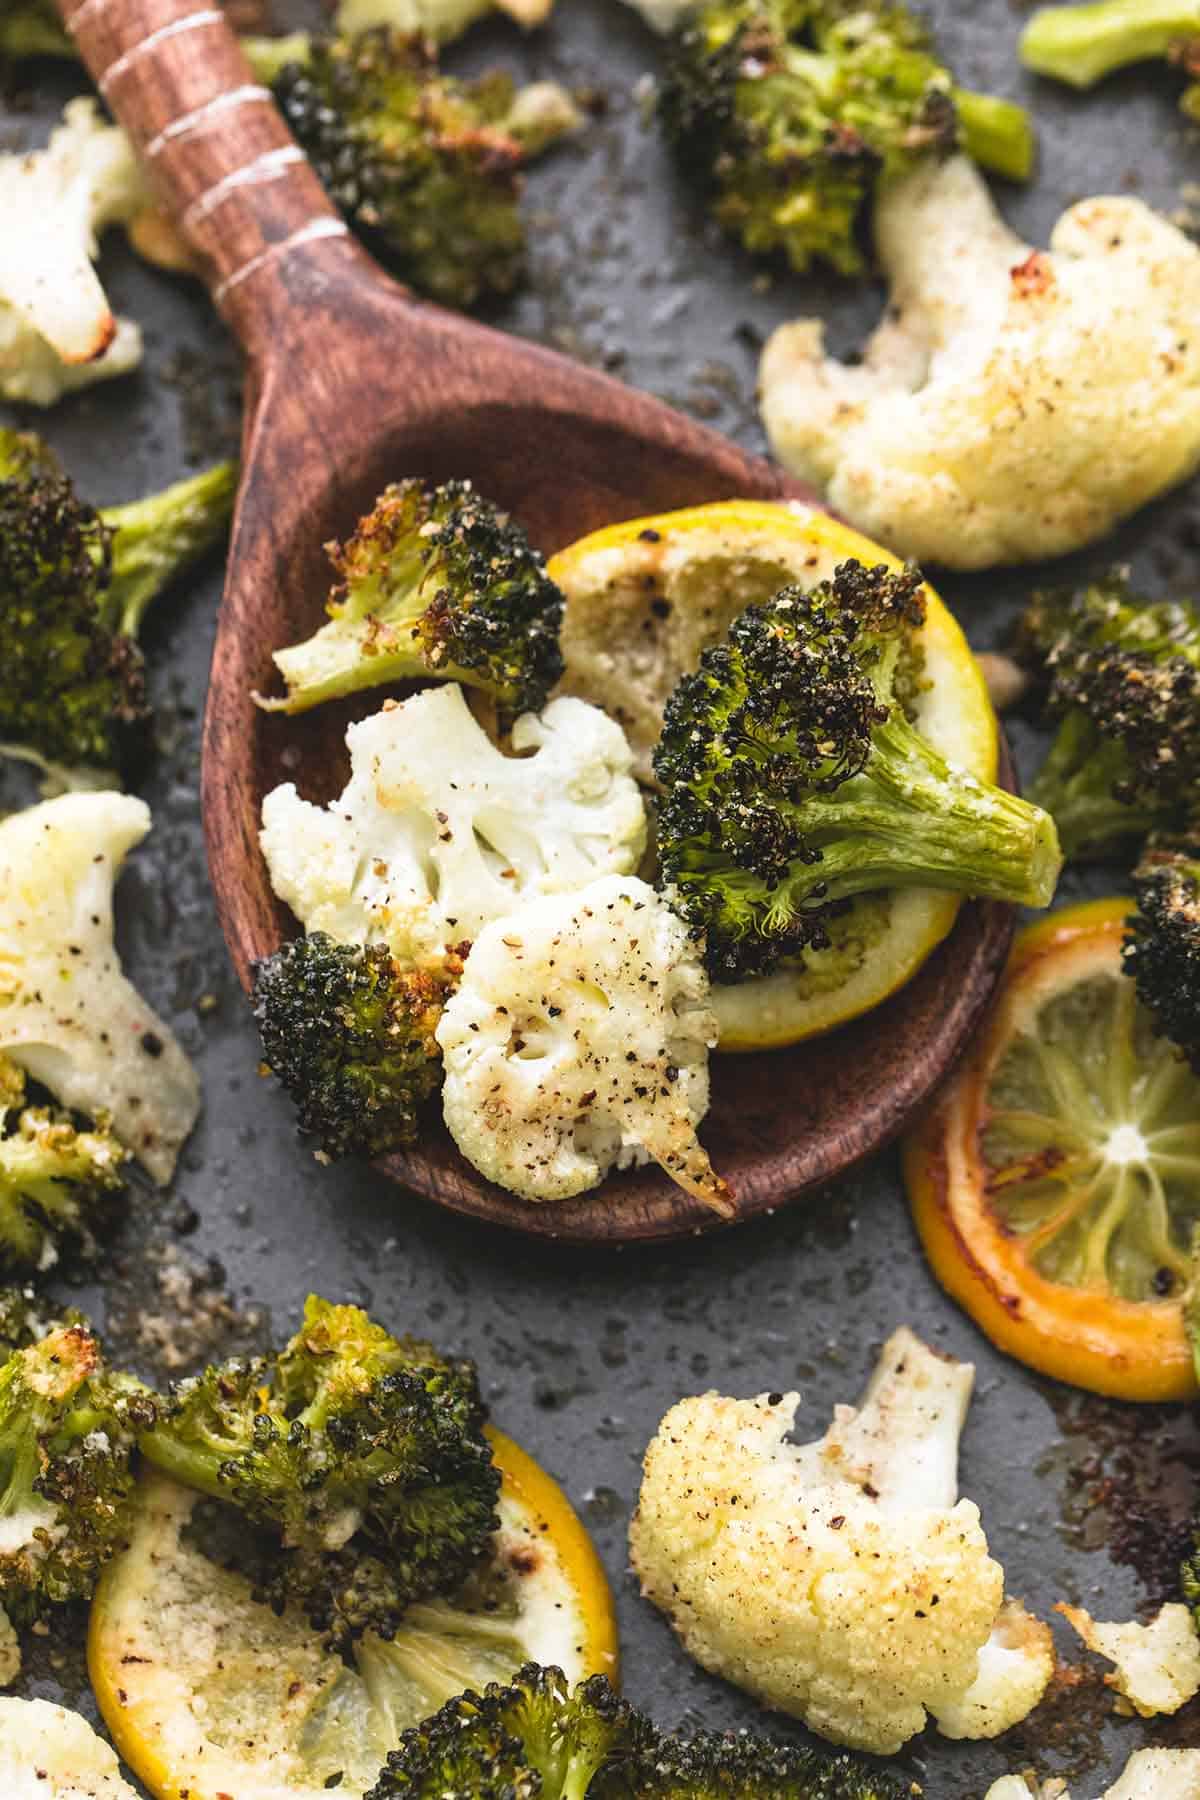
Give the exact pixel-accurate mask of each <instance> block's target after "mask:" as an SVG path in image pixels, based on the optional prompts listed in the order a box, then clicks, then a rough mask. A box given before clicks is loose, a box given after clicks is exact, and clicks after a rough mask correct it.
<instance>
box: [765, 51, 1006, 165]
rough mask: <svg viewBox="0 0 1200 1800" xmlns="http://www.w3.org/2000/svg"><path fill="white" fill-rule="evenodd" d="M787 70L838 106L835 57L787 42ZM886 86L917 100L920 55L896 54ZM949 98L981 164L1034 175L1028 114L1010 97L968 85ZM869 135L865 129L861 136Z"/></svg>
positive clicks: (922, 83)
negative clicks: (982, 90)
mask: <svg viewBox="0 0 1200 1800" xmlns="http://www.w3.org/2000/svg"><path fill="white" fill-rule="evenodd" d="M780 60H781V62H782V64H783V65H784V66H785V67H786V69H787V71H788V73H789V74H790V75H793V76H795V77H796V79H797V80H798V81H800V82H802V83H803V84H804V85H805V86H806V87H809V88H811V89H812V91H813V92H814V93H816V94H817V95H819V96H820V97H821V99H822V100H823V101H825V102H826V103H827V104H828V105H829V106H830V107H831V108H835V107H836V105H837V96H838V91H839V86H840V83H841V80H842V70H841V66H840V64H839V61H838V58H837V57H834V56H828V55H825V54H822V53H821V52H820V51H816V50H804V49H801V48H799V47H798V46H796V45H794V44H789V45H788V46H787V48H786V50H785V51H784V52H783V53H782V56H781V58H780ZM890 73H891V82H890V85H891V88H892V90H893V92H894V93H895V94H897V95H900V96H906V97H907V98H908V99H910V100H919V99H920V98H921V96H922V95H923V94H924V93H926V92H927V90H928V87H929V63H928V60H927V58H925V57H924V56H910V57H907V58H906V57H903V56H899V55H898V56H897V57H896V58H895V60H894V62H893V64H892V68H891V72H890ZM951 98H952V99H953V101H954V107H955V111H956V112H957V113H958V122H959V128H960V130H961V133H962V146H963V149H964V150H965V151H966V153H967V155H968V156H970V157H971V158H972V159H973V160H974V161H975V162H977V163H978V164H979V165H980V167H981V168H984V169H990V170H991V171H992V172H993V174H996V175H1003V176H1005V177H1006V178H1007V179H1008V180H1009V181H1028V179H1029V177H1030V175H1031V174H1032V173H1033V160H1034V151H1035V147H1036V140H1035V138H1034V135H1033V125H1032V123H1031V121H1030V118H1029V114H1028V113H1027V112H1026V111H1025V108H1024V107H1023V106H1019V105H1018V104H1017V102H1016V101H1015V100H1003V99H1001V98H1000V97H999V96H998V95H996V94H976V93H973V92H972V91H971V90H970V89H969V88H957V87H956V88H953V89H952V90H951ZM866 135H867V136H868V138H869V136H870V133H869V132H868V133H867V134H866Z"/></svg>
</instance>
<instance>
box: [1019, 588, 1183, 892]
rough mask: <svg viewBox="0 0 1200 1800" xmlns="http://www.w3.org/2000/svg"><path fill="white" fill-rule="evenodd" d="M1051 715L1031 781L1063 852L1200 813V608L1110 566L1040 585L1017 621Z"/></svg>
mask: <svg viewBox="0 0 1200 1800" xmlns="http://www.w3.org/2000/svg"><path fill="white" fill-rule="evenodd" d="M1019 649H1020V652H1021V654H1022V656H1023V657H1024V659H1025V660H1026V661H1027V662H1028V663H1029V664H1030V665H1031V666H1032V667H1033V668H1034V669H1035V670H1036V671H1037V672H1038V673H1039V674H1040V675H1041V676H1042V677H1043V679H1044V680H1045V682H1046V683H1047V696H1046V707H1047V712H1048V714H1049V716H1050V717H1051V718H1052V719H1056V720H1057V721H1058V729H1057V732H1056V735H1055V738H1054V742H1053V744H1052V745H1051V748H1050V753H1049V755H1048V756H1047V758H1046V761H1045V762H1044V763H1043V765H1042V767H1041V769H1040V770H1039V772H1038V774H1037V776H1036V778H1035V780H1034V781H1033V782H1032V783H1031V785H1030V790H1029V791H1030V795H1031V797H1032V798H1033V799H1034V800H1036V801H1037V803H1038V805H1039V806H1043V807H1045V809H1046V811H1047V812H1050V813H1053V815H1054V819H1055V822H1056V824H1057V825H1058V831H1059V837H1060V838H1061V840H1062V845H1063V849H1064V851H1065V853H1066V855H1067V856H1068V857H1094V856H1103V855H1105V854H1106V853H1111V852H1112V851H1114V850H1118V849H1120V847H1121V846H1122V845H1123V844H1125V843H1127V842H1128V841H1129V840H1130V839H1131V838H1140V837H1145V836H1146V834H1147V833H1148V832H1151V831H1163V832H1176V831H1185V830H1186V829H1187V827H1188V824H1189V821H1190V820H1191V819H1192V818H1193V817H1198V816H1200V612H1197V610H1196V608H1195V606H1193V605H1192V604H1190V603H1188V602H1185V601H1170V600H1163V601H1157V602H1155V603H1150V602H1148V601H1146V600H1144V599H1143V598H1141V597H1140V596H1139V595H1137V594H1135V593H1133V592H1132V591H1131V589H1130V587H1129V584H1128V582H1127V581H1126V580H1125V578H1124V577H1123V576H1121V575H1113V576H1111V577H1109V579H1107V580H1106V581H1103V582H1097V583H1095V584H1094V585H1093V586H1091V587H1088V588H1084V589H1083V590H1082V591H1080V592H1078V593H1069V592H1055V593H1045V594H1038V595H1036V596H1035V598H1034V600H1033V601H1032V603H1031V604H1030V606H1029V607H1028V609H1027V610H1026V613H1025V615H1024V618H1023V619H1022V622H1021V626H1020V631H1019Z"/></svg>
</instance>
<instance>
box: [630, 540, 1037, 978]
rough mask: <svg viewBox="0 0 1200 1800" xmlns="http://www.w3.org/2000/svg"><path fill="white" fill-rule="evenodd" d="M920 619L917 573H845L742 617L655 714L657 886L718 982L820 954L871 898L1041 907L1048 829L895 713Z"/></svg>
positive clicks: (850, 566)
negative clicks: (703, 947) (931, 890)
mask: <svg viewBox="0 0 1200 1800" xmlns="http://www.w3.org/2000/svg"><path fill="white" fill-rule="evenodd" d="M923 616H924V604H923V601H922V597H921V577H920V575H919V573H918V572H917V571H916V570H915V569H906V570H904V571H902V572H894V571H891V570H889V569H887V568H886V567H885V566H884V565H882V564H880V565H879V566H878V567H876V568H873V569H868V568H865V567H864V566H863V565H862V564H861V563H857V562H847V563H843V564H842V565H841V567H840V568H839V569H838V570H837V571H836V572H835V574H834V576H833V578H832V580H830V581H827V582H822V583H821V584H819V585H818V586H817V587H815V588H813V589H812V590H811V591H809V592H808V593H805V592H802V591H801V590H800V589H799V588H796V587H788V588H784V589H782V590H781V591H780V592H779V593H778V594H776V596H775V597H774V599H773V600H770V601H768V602H767V603H766V604H765V605H762V606H751V607H748V608H747V610H746V611H745V612H744V613H743V614H742V615H741V617H740V618H739V619H737V620H736V621H735V622H734V624H733V626H732V628H731V630H730V633H729V637H728V639H727V640H726V642H725V643H723V644H719V645H716V646H714V647H713V648H711V649H709V650H706V651H705V652H704V654H703V655H702V657H701V659H700V668H699V671H698V672H697V673H696V674H692V675H685V676H684V678H683V680H682V681H681V682H680V683H679V685H678V687H677V688H676V689H675V692H674V693H673V694H672V696H671V698H670V700H669V701H668V702H667V707H666V712H665V715H664V720H663V731H662V737H661V739H660V740H659V745H658V748H657V750H656V751H655V757H654V769H655V773H656V775H657V776H658V779H659V781H660V782H661V784H662V786H663V789H664V795H663V800H662V804H661V808H660V811H659V819H658V848H659V858H660V864H661V870H662V883H663V886H664V888H665V890H666V892H667V894H668V896H669V897H670V898H671V900H672V903H673V904H674V906H675V907H676V909H677V910H678V911H679V912H680V914H681V915H682V916H683V918H685V919H686V920H687V921H688V923H689V924H690V925H691V926H692V927H693V929H694V930H695V931H696V932H697V934H699V933H701V932H703V933H704V934H705V937H706V943H707V952H706V953H707V959H708V964H709V969H710V972H711V973H712V974H713V975H714V976H716V977H718V978H719V979H721V980H724V981H736V980H740V979H742V978H744V977H746V976H749V975H759V974H765V973H766V972H768V971H769V970H770V969H772V968H774V967H775V965H776V964H777V963H778V962H779V961H780V959H781V958H782V957H786V956H796V955H799V954H801V953H802V952H803V951H804V950H806V949H809V948H824V947H825V946H826V945H827V944H828V942H829V938H828V933H827V929H826V922H827V920H828V919H829V918H830V916H831V913H832V910H833V909H834V908H837V907H839V906H840V905H841V903H842V902H843V901H845V900H847V899H849V898H850V897H851V896H852V895H854V894H861V893H865V892H868V891H870V890H872V889H879V888H890V887H903V886H919V887H940V888H948V889H950V890H951V891H953V892H957V893H963V894H975V895H981V896H984V897H987V898H991V899H997V900H1009V901H1014V902H1017V903H1019V904H1025V905H1030V906H1045V905H1046V904H1047V903H1048V901H1049V900H1050V897H1051V896H1052V894H1053V892H1054V885H1055V881H1056V879H1057V876H1058V870H1059V866H1060V858H1059V854H1058V843H1057V839H1056V837H1055V832H1054V824H1053V821H1052V820H1051V819H1050V818H1048V817H1047V815H1046V814H1045V813H1043V812H1041V811H1039V809H1038V808H1037V807H1034V806H1030V805H1029V804H1028V803H1027V802H1026V801H1024V800H1019V799H1017V798H1016V797H1015V796H1014V795H1012V794H1008V793H1005V792H1004V791H1003V790H1001V789H1000V788H996V787H990V786H988V785H987V784H986V783H982V782H979V781H976V780H975V779H974V778H973V777H970V776H966V775H963V774H961V773H960V772H959V771H957V770H955V769H954V768H952V767H951V766H950V765H949V764H948V763H947V762H946V761H945V759H944V758H943V757H942V756H940V755H939V754H938V752H937V751H936V750H935V749H934V748H933V746H932V745H931V744H930V743H929V742H928V741H927V740H926V739H925V738H924V737H922V736H921V734H920V733H919V732H918V731H916V730H915V729H914V727H913V726H912V725H911V724H909V722H908V721H907V719H906V718H905V716H904V712H903V709H902V706H901V705H900V704H899V702H898V701H897V698H896V696H895V693H894V683H895V681H896V676H897V668H898V664H899V663H900V659H901V656H902V653H903V652H904V650H905V648H906V645H907V644H908V642H909V640H910V633H911V631H912V630H913V629H914V628H915V627H916V626H917V625H919V624H920V622H921V620H922V618H923Z"/></svg>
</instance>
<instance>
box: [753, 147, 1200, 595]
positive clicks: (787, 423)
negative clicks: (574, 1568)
mask: <svg viewBox="0 0 1200 1800" xmlns="http://www.w3.org/2000/svg"><path fill="white" fill-rule="evenodd" d="M875 230H876V238H877V243H878V250H879V259H880V262H881V263H882V265H883V268H884V271H885V273H886V274H887V276H888V279H889V282H890V285H891V296H890V305H889V307H888V310H887V313H886V315H885V318H884V321H883V323H882V324H881V326H880V327H879V329H878V331H877V332H876V333H875V335H874V337H873V338H872V339H871V341H870V343H869V344H868V346H867V349H866V354H865V357H864V359H863V361H862V362H861V364H857V365H855V366H853V367H849V366H847V365H846V364H844V363H840V362H837V361H835V360H833V359H832V358H829V357H827V356H825V354H824V347H823V344H824V339H823V328H822V326H821V325H820V324H819V323H818V322H817V321H815V320H812V319H804V320H800V321H799V322H797V323H795V324H792V325H785V326H783V327H782V328H781V329H780V330H779V331H777V332H776V333H775V335H774V336H773V337H772V338H771V340H770V342H769V343H768V345H767V348H766V351H765V352H764V355H763V361H762V370H761V378H760V379H761V393H762V407H763V415H764V419H765V421H766V426H767V431H768V434H769V436H770V439H771V442H772V445H773V447H774V449H775V452H776V454H777V455H778V456H779V458H780V461H781V462H783V463H785V464H786V466H787V467H788V468H789V469H791V470H792V471H793V472H794V473H795V474H797V475H800V476H803V477H804V478H806V479H807V480H809V481H814V482H816V483H818V484H819V485H820V486H821V487H823V488H824V489H825V492H826V494H827V495H828V498H829V502H830V504H831V506H832V507H833V508H834V510H835V511H837V512H839V513H840V514H841V515H842V516H843V517H844V518H845V519H847V520H849V522H850V523H851V524H852V525H856V526H857V527H858V528H859V530H860V531H864V532H866V533H867V534H868V535H869V536H871V537H873V538H877V539H878V540H879V542H880V543H883V544H887V545H888V546H889V547H890V548H891V549H893V550H895V551H897V552H899V553H900V554H901V555H904V556H909V557H912V558H914V559H915V560H917V561H918V562H922V563H924V562H935V563H944V564H946V565H947V566H948V567H950V568H957V569H982V568H987V567H989V566H991V565H992V564H995V563H1017V562H1027V561H1032V560H1036V559H1038V558H1041V557H1046V556H1058V555H1061V554H1062V553H1063V552H1065V551H1068V550H1076V549H1078V548H1079V547H1080V545H1082V544H1088V543H1091V542H1092V541H1093V540H1094V539H1096V538H1101V537H1103V536H1104V535H1105V534H1106V533H1107V532H1109V531H1111V530H1112V528H1113V527H1114V526H1115V525H1116V524H1117V523H1118V522H1119V521H1120V520H1121V519H1123V518H1125V517H1126V516H1127V515H1128V514H1129V513H1132V512H1134V511H1136V509H1137V508H1138V507H1139V506H1143V505H1144V504H1145V503H1146V502H1147V501H1148V500H1150V499H1152V498H1153V497H1154V496H1155V495H1156V494H1160V493H1162V492H1163V491H1164V490H1165V489H1167V488H1170V487H1174V486H1175V484H1176V483H1177V482H1180V481H1182V480H1184V478H1185V477H1186V476H1188V475H1190V474H1191V473H1192V471H1193V470H1194V469H1195V468H1196V466H1197V464H1198V463H1200V331H1197V329H1196V321H1197V319H1198V318H1200V249H1197V247H1196V245H1195V244H1193V243H1191V242H1190V240H1189V239H1188V238H1186V237H1185V236H1184V234H1183V233H1182V232H1181V231H1178V230H1177V229H1176V228H1175V226H1173V225H1171V224H1169V223H1168V222H1167V220H1166V219H1163V218H1160V217H1159V216H1158V215H1157V214H1156V213H1154V212H1152V211H1151V210H1150V209H1149V207H1147V206H1145V205H1144V204H1143V203H1142V202H1141V201H1140V200H1134V199H1131V198H1129V197H1128V196H1121V197H1118V198H1100V199H1094V200H1083V201H1080V202H1079V204H1078V205H1076V206H1072V207H1070V208H1069V209H1068V211H1067V212H1065V213H1064V214H1063V215H1062V217H1061V218H1060V219H1059V221H1058V224H1057V225H1056V226H1055V228H1054V231H1053V233H1052V235H1051V238H1050V248H1049V250H1048V251H1041V250H1035V249H1033V248H1032V247H1031V246H1030V245H1028V244H1025V243H1023V242H1022V241H1021V239H1020V238H1018V237H1017V236H1016V235H1015V234H1014V233H1013V232H1012V231H1010V230H1009V228H1008V226H1007V225H1006V224H1005V223H1004V222H1003V220H1002V219H1001V218H1000V217H999V215H998V214H997V212H996V210H995V207H994V206H993V204H992V200H991V196H990V195H989V193H988V190H987V187H986V185H985V183H984V181H983V179H982V178H981V176H980V175H979V173H978V171H977V170H976V168H975V167H974V165H973V164H972V163H970V162H968V161H967V160H966V159H965V158H963V157H958V158H954V159H952V160H951V161H949V162H946V163H941V164H937V163H932V164H929V165H927V166H924V167H922V168H921V169H920V170H918V171H917V172H916V173H915V174H913V175H911V176H909V177H908V178H906V179H905V180H904V181H902V182H899V183H897V184H895V185H894V186H892V187H890V188H885V190H884V192H883V195H882V197H881V199H880V202H879V206H878V209H877V213H876V224H875Z"/></svg>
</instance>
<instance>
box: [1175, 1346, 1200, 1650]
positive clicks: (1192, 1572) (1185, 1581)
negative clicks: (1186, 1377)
mask: <svg viewBox="0 0 1200 1800" xmlns="http://www.w3.org/2000/svg"><path fill="white" fill-rule="evenodd" d="M1197 1369H1198V1372H1200V1343H1198V1344H1197ZM1179 1586H1180V1592H1181V1593H1182V1596H1183V1600H1184V1604H1185V1605H1186V1606H1190V1607H1191V1609H1192V1613H1193V1615H1194V1617H1195V1620H1196V1629H1197V1631H1200V1516H1198V1517H1197V1519H1196V1521H1195V1523H1194V1525H1193V1526H1192V1548H1191V1550H1190V1552H1189V1553H1188V1555H1187V1556H1186V1557H1185V1558H1184V1561H1183V1567H1182V1569H1181V1570H1180V1571H1179Z"/></svg>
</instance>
